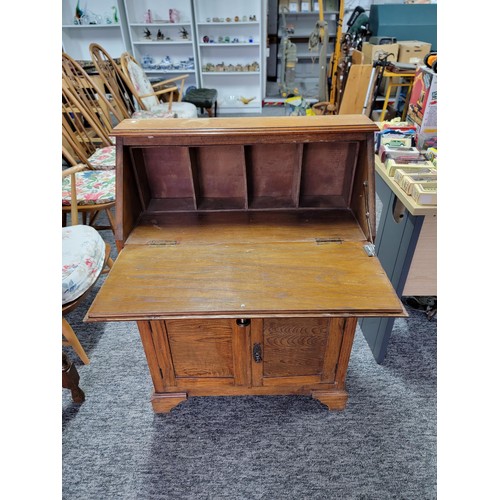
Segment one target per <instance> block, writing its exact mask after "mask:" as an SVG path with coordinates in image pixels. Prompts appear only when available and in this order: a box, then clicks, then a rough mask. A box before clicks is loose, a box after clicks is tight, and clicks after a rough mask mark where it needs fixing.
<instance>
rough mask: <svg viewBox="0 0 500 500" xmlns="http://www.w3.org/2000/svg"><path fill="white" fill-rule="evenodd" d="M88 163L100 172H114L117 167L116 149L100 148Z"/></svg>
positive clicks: (113, 147) (112, 147) (109, 147)
mask: <svg viewBox="0 0 500 500" xmlns="http://www.w3.org/2000/svg"><path fill="white" fill-rule="evenodd" d="M88 161H89V163H90V164H91V165H92V166H93V167H94V168H97V169H98V170H112V169H113V168H115V167H116V147H115V146H106V147H104V148H99V149H97V150H96V152H95V153H94V154H93V155H92V156H91V157H90V158H89V159H88Z"/></svg>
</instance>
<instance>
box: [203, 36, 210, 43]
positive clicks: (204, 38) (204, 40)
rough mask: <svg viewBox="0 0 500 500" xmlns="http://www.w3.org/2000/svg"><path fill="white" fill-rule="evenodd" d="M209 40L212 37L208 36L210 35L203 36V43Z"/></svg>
mask: <svg viewBox="0 0 500 500" xmlns="http://www.w3.org/2000/svg"><path fill="white" fill-rule="evenodd" d="M208 42H210V38H208V36H207V35H205V36H204V37H203V43H208Z"/></svg>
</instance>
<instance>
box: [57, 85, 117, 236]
mask: <svg viewBox="0 0 500 500" xmlns="http://www.w3.org/2000/svg"><path fill="white" fill-rule="evenodd" d="M115 154H116V150H115V146H114V145H113V144H112V143H111V140H110V139H109V136H107V135H105V134H104V133H103V131H102V130H101V128H100V127H99V126H98V124H97V122H96V120H95V119H94V115H93V114H91V113H90V112H89V110H88V109H86V107H85V106H84V105H83V104H82V103H81V102H80V101H79V100H78V98H77V96H76V95H74V94H72V93H71V91H70V90H69V89H67V88H64V86H63V89H62V157H63V160H64V161H65V162H66V164H67V165H69V166H74V165H76V164H78V163H81V164H83V165H85V170H82V171H79V172H78V173H77V174H76V177H75V182H74V185H75V186H76V187H77V188H78V192H77V198H76V207H77V211H78V212H79V213H80V214H81V217H82V223H83V224H87V223H88V224H89V225H92V226H94V227H95V228H96V229H111V230H112V231H113V233H114V231H115V223H114V214H113V208H114V206H115V204H116V184H115V183H116V175H115V164H116V160H115ZM71 195H72V193H71V183H70V179H69V178H68V177H63V182H62V214H63V226H64V225H65V224H66V219H67V214H68V213H69V212H70V211H71V207H72V205H71ZM101 212H104V213H105V214H106V215H107V218H108V221H109V224H108V225H99V224H98V215H99V214H100V213H101Z"/></svg>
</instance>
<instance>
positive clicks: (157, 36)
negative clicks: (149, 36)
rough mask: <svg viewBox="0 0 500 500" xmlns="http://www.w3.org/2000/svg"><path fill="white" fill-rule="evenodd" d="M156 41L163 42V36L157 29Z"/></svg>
mask: <svg viewBox="0 0 500 500" xmlns="http://www.w3.org/2000/svg"><path fill="white" fill-rule="evenodd" d="M156 39H157V40H165V35H164V34H163V33H162V32H161V30H160V29H158V33H156Z"/></svg>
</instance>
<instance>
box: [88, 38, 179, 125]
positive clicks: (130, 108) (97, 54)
mask: <svg viewBox="0 0 500 500" xmlns="http://www.w3.org/2000/svg"><path fill="white" fill-rule="evenodd" d="M89 51H90V57H91V59H92V62H93V64H94V66H95V68H96V69H97V72H98V73H99V76H100V78H101V80H102V82H103V84H104V87H105V89H106V93H107V94H108V93H109V96H110V99H111V101H112V102H114V103H115V105H116V107H118V108H119V109H120V110H121V112H122V114H123V116H124V117H126V118H134V119H139V120H140V119H146V118H175V117H176V116H177V115H176V114H175V113H174V112H173V111H169V110H168V109H166V110H165V109H163V110H157V111H156V112H153V111H148V110H146V109H136V103H137V100H136V99H134V95H133V94H132V92H131V91H130V90H129V87H128V85H127V83H126V79H125V75H124V74H123V71H122V68H121V66H120V64H118V63H117V62H116V61H115V60H114V59H113V58H112V57H111V56H110V55H109V54H108V52H107V51H106V50H105V49H104V48H103V47H102V46H100V45H99V44H97V43H91V44H90V45H89ZM137 105H138V104H137Z"/></svg>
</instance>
